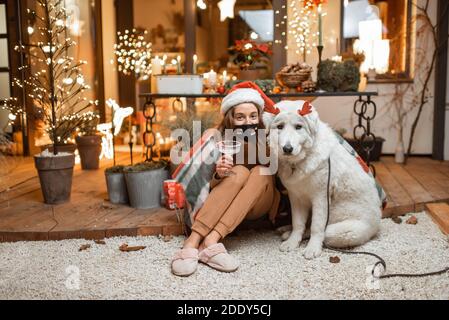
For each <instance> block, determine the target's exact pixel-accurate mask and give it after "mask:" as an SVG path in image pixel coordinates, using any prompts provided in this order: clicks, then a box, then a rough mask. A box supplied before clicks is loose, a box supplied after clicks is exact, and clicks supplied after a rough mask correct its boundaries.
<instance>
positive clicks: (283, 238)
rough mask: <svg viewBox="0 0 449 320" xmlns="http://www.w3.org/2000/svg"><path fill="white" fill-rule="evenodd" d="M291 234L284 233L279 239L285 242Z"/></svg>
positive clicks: (289, 232) (288, 232)
mask: <svg viewBox="0 0 449 320" xmlns="http://www.w3.org/2000/svg"><path fill="white" fill-rule="evenodd" d="M291 234H292V232H291V231H285V232H284V233H283V234H282V235H281V239H282V241H285V240H287V239H288V238H290V236H291Z"/></svg>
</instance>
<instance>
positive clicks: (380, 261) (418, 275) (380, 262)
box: [323, 157, 449, 279]
mask: <svg viewBox="0 0 449 320" xmlns="http://www.w3.org/2000/svg"><path fill="white" fill-rule="evenodd" d="M328 166H329V170H328V177H327V221H326V228H327V226H328V224H329V217H330V184H331V170H332V166H331V158H330V157H329V159H328ZM323 247H324V248H326V249H328V250H331V251H335V252H339V253H343V254H354V255H367V256H371V257H375V258H376V259H377V260H378V261H377V262H376V263H375V264H374V266H373V270H371V274H372V276H373V277H375V278H378V279H387V278H423V277H429V276H437V275H442V274H445V273H446V272H449V267H448V268H445V269H443V270H439V271H434V272H428V273H416V274H409V273H396V274H382V275H380V276H376V275H375V274H374V272H375V270H376V267H377V266H379V265H382V266H383V272H385V271H387V263H386V262H385V260H384V259H383V258H382V257H381V256H379V255H377V254H375V253H372V252H365V251H348V250H341V249H337V248H332V247H330V246H327V245H326V244H324V243H323Z"/></svg>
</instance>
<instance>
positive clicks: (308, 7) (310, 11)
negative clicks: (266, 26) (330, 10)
mask: <svg viewBox="0 0 449 320" xmlns="http://www.w3.org/2000/svg"><path fill="white" fill-rule="evenodd" d="M289 3H290V4H289V7H290V10H291V17H290V19H288V16H287V14H285V15H284V16H283V17H281V19H279V20H277V21H279V22H280V23H276V25H275V27H276V28H280V26H281V25H287V29H288V35H289V36H291V37H292V38H293V40H292V41H291V43H292V44H293V47H292V48H290V49H293V50H294V51H295V53H296V54H297V55H301V56H302V58H303V60H304V61H306V59H307V55H309V54H311V53H312V50H313V48H315V47H316V46H317V44H318V43H317V42H318V39H319V32H318V31H316V32H314V31H313V30H318V24H317V20H318V14H317V11H318V8H319V7H320V8H321V9H322V6H323V4H325V3H326V1H324V0H291V1H290V2H289ZM285 8H286V6H282V9H285ZM280 14H281V13H280V11H275V15H277V16H279V15H280ZM321 15H322V17H324V16H325V15H326V13H324V12H322V13H321ZM285 38H286V34H285V32H283V33H282V37H281V39H275V40H274V43H275V44H285V46H284V48H285V49H286V50H287V49H289V47H288V45H287V44H286V39H285Z"/></svg>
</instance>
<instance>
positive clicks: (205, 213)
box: [171, 83, 280, 276]
mask: <svg viewBox="0 0 449 320" xmlns="http://www.w3.org/2000/svg"><path fill="white" fill-rule="evenodd" d="M267 104H270V105H273V102H272V101H271V100H270V99H269V98H268V97H267V96H266V95H265V94H264V93H263V91H262V90H261V89H260V88H259V87H257V86H256V85H255V84H253V83H243V84H240V85H237V86H236V87H234V88H233V89H232V90H231V91H230V93H229V94H228V95H227V96H226V97H225V98H224V99H223V102H222V105H221V112H222V114H223V116H224V118H223V121H222V123H221V125H220V126H219V128H218V130H219V132H220V133H221V136H225V130H227V129H231V130H236V131H237V130H238V129H241V130H242V131H244V132H245V133H247V132H248V131H246V130H247V129H248V130H254V132H255V131H257V129H264V125H263V122H262V114H263V110H264V108H265V107H266V105H267ZM240 132H241V131H240ZM256 139H257V138H256ZM256 141H257V140H256ZM250 143H251V141H249V139H248V142H244V143H243V147H242V148H241V149H240V152H244V154H243V155H239V154H237V155H234V157H232V156H230V155H226V154H225V155H223V156H221V158H220V159H219V160H218V162H217V163H216V167H215V173H214V175H213V178H212V180H211V181H210V193H209V194H208V196H207V198H206V200H205V202H204V204H203V205H202V207H201V209H200V210H199V211H198V213H197V214H196V215H195V218H194V221H193V225H192V227H191V231H192V232H191V234H190V236H189V237H188V238H187V239H186V240H185V242H184V246H183V248H182V249H181V250H179V251H178V252H177V253H176V254H175V256H174V258H173V261H172V265H171V268H172V272H173V274H175V275H178V276H189V275H191V274H193V273H194V272H195V271H196V269H197V266H198V261H200V262H202V263H204V264H207V265H208V266H210V267H212V268H214V269H216V270H219V271H222V272H234V271H236V270H237V268H238V267H239V262H238V261H237V260H236V259H235V258H234V257H233V256H231V255H230V254H229V253H228V252H227V250H226V248H225V247H224V245H223V244H222V243H221V242H220V241H221V240H222V239H224V238H225V237H226V236H227V235H229V234H230V233H231V232H232V231H234V230H235V228H236V227H237V226H238V225H239V224H240V223H241V222H242V221H243V220H244V219H248V220H256V219H259V218H261V217H262V216H264V215H266V214H269V216H270V218H271V220H273V218H274V216H275V215H276V214H277V211H278V206H279V200H280V194H279V192H278V191H277V190H276V186H275V176H274V175H273V174H267V168H266V167H264V166H262V165H261V164H260V161H259V157H258V156H257V157H255V158H254V157H253V159H256V161H254V163H253V164H251V162H252V161H248V159H249V158H250V157H251V155H248V150H249V151H251V150H257V151H258V148H257V145H258V144H259V142H256V148H251V147H249V144H250ZM267 149H268V146H267V147H266V150H267ZM257 151H256V153H257ZM240 159H244V161H242V162H240V161H236V160H240ZM239 163H241V164H239ZM264 169H265V170H264ZM230 171H232V172H230ZM262 171H264V172H262Z"/></svg>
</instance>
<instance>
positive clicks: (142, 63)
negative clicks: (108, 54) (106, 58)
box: [114, 29, 152, 80]
mask: <svg viewBox="0 0 449 320" xmlns="http://www.w3.org/2000/svg"><path fill="white" fill-rule="evenodd" d="M147 34H148V31H147V30H144V31H138V30H136V29H133V30H131V31H129V30H125V32H124V33H122V32H120V31H119V32H117V36H118V40H119V41H118V43H116V44H115V45H114V53H115V55H116V58H117V68H118V71H119V72H121V73H123V74H125V75H132V74H135V75H136V77H137V78H138V79H140V80H148V79H149V76H150V74H151V69H152V66H151V52H152V44H151V42H147V41H146V40H145V36H146V35H147Z"/></svg>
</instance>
